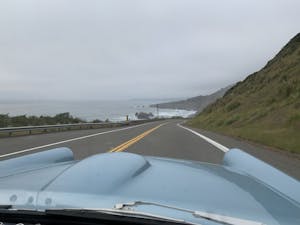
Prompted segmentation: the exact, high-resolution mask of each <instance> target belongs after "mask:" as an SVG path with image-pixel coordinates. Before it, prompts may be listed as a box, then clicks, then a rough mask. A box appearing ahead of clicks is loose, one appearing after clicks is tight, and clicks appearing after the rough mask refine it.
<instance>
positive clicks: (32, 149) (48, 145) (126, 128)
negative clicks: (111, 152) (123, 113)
mask: <svg viewBox="0 0 300 225" xmlns="http://www.w3.org/2000/svg"><path fill="white" fill-rule="evenodd" d="M146 124H149V123H143V124H139V125H135V126H130V127H125V128H120V129H115V130H109V131H104V132H100V133H96V134H90V135H86V136H81V137H77V138H72V139H67V140H63V141H59V142H54V143H50V144H46V145H41V146H37V147H33V148H28V149H24V150H20V151H17V152H12V153H8V154H5V155H0V158H3V157H7V156H12V155H17V154H20V153H24V152H30V151H34V150H37V149H40V148H46V147H50V146H54V145H59V144H64V143H67V142H71V141H77V140H81V139H85V138H90V137H94V136H98V135H101V134H109V133H114V132H118V131H123V130H129V129H132V128H136V127H140V126H144V125H146Z"/></svg>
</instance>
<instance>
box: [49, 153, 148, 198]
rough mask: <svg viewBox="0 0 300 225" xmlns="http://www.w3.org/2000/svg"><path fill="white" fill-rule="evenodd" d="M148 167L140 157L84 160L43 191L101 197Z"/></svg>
mask: <svg viewBox="0 0 300 225" xmlns="http://www.w3.org/2000/svg"><path fill="white" fill-rule="evenodd" d="M149 167H150V163H149V162H148V161H147V160H146V159H145V158H144V157H143V156H140V155H135V154H132V153H124V152H118V153H104V154H99V155H94V156H92V157H89V158H86V159H84V160H82V161H79V162H78V163H76V164H74V165H73V166H71V167H70V168H68V169H67V170H66V171H64V173H62V174H61V175H60V176H59V177H57V178H56V179H55V180H54V181H53V182H51V184H49V186H48V187H46V189H45V191H50V192H52V191H53V192H60V191H62V192H64V191H65V190H68V192H71V193H72V192H73V193H74V192H75V193H89V194H102V193H108V192H111V191H114V190H115V189H116V188H118V187H120V186H122V185H124V184H126V182H130V181H131V180H132V179H134V177H136V176H137V175H139V174H141V173H143V172H144V171H145V170H147V168H149Z"/></svg>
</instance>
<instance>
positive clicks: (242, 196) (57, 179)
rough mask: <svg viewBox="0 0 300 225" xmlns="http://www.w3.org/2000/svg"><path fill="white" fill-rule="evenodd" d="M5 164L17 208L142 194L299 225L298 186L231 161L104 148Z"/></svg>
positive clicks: (165, 211)
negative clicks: (276, 183) (288, 189)
mask: <svg viewBox="0 0 300 225" xmlns="http://www.w3.org/2000/svg"><path fill="white" fill-rule="evenodd" d="M37 154H38V153H37ZM0 163H1V162H0ZM0 169H1V164H0ZM3 171H4V172H3V173H1V171H0V204H2V205H14V206H15V207H16V208H28V209H38V210H42V209H45V208H114V206H115V205H116V204H118V203H128V202H134V201H144V202H152V203H158V204H162V205H169V206H175V207H179V208H184V209H188V210H193V211H204V212H209V213H214V214H219V215H225V216H230V217H236V218H242V219H246V220H253V221H258V222H261V223H263V224H295V225H296V224H297V225H299V224H300V203H299V201H298V199H297V197H299V190H298V191H296V192H294V193H292V194H291V196H292V197H293V196H296V197H295V198H292V197H291V196H288V195H287V194H285V193H284V192H281V191H280V190H278V189H276V188H274V187H273V186H272V185H271V184H267V183H265V182H264V181H263V180H261V179H258V178H256V177H253V176H251V175H249V174H248V173H246V172H245V171H240V170H237V169H235V168H234V167H230V166H224V165H214V164H208V163H200V162H194V161H183V160H174V159H167V158H156V157H144V156H140V155H136V154H131V153H104V154H99V155H94V156H91V157H89V158H86V159H84V160H81V161H72V160H71V161H68V160H66V161H64V160H62V162H60V161H59V160H58V161H57V160H56V161H55V160H54V161H53V162H51V163H48V164H47V163H44V164H43V163H36V164H34V165H30V164H28V165H25V166H24V167H23V168H22V169H15V170H13V169H12V170H9V171H11V172H9V171H5V170H3ZM294 181H295V180H294ZM295 182H296V184H298V186H295V187H294V188H298V187H299V182H298V181H295ZM297 195H298V196H297ZM134 210H137V211H142V212H148V213H153V214H157V215H163V216H169V217H173V218H178V219H184V220H186V221H190V222H194V223H199V224H216V223H213V222H212V221H205V220H203V219H199V218H195V217H193V215H191V214H189V213H186V212H182V211H176V210H174V209H170V208H165V207H161V206H157V205H151V204H150V205H149V204H145V205H143V204H140V205H139V206H136V207H135V209H134Z"/></svg>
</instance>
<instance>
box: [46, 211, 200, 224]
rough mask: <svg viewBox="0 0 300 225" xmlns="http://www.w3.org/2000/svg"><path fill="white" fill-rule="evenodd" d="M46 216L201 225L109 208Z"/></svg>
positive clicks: (54, 212)
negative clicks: (108, 218)
mask: <svg viewBox="0 0 300 225" xmlns="http://www.w3.org/2000/svg"><path fill="white" fill-rule="evenodd" d="M45 213H46V214H48V215H49V214H52V215H66V216H87V217H91V218H95V217H97V218H99V219H101V218H102V217H103V216H107V215H108V216H120V217H123V218H124V217H125V218H135V219H148V220H155V221H162V222H171V223H177V224H187V225H201V224H196V223H191V222H187V221H185V220H180V219H176V218H171V217H165V216H160V215H156V214H151V213H145V212H138V211H127V210H119V209H107V208H63V209H46V210H45Z"/></svg>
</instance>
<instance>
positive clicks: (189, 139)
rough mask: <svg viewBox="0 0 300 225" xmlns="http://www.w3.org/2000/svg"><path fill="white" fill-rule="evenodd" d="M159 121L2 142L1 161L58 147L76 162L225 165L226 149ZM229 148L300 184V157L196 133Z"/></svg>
mask: <svg viewBox="0 0 300 225" xmlns="http://www.w3.org/2000/svg"><path fill="white" fill-rule="evenodd" d="M180 122H182V121H181V120H168V121H156V122H151V123H146V124H142V125H137V126H133V127H123V128H106V129H93V130H77V131H67V132H58V133H48V134H38V135H31V136H21V137H9V138H1V139H0V160H4V159H7V158H11V157H16V156H21V155H24V154H29V153H34V152H38V151H43V150H48V149H51V148H57V147H62V146H63V147H69V148H71V149H72V150H73V152H74V155H75V158H76V159H82V158H85V157H88V156H90V155H93V154H98V153H104V152H109V151H128V152H132V153H138V154H142V155H151V156H160V157H170V158H179V159H188V160H197V161H204V162H209V163H221V161H222V158H223V155H224V149H223V150H222V149H220V148H219V147H216V146H215V145H213V144H211V143H209V142H208V141H207V140H205V139H203V137H200V136H199V135H196V134H195V133H192V132H191V131H189V130H186V129H184V128H182V127H180V126H178V124H179V123H180ZM193 130H194V131H196V132H197V133H198V134H202V135H205V137H208V138H210V139H212V140H214V141H216V142H217V143H219V144H221V145H224V146H225V147H228V148H234V147H235V148H240V149H243V150H244V151H246V152H248V153H250V154H252V155H254V156H256V157H258V158H260V159H262V160H263V161H266V162H267V163H269V164H271V165H273V166H275V167H277V168H278V169H280V170H282V171H284V172H285V173H287V174H289V175H291V176H293V177H295V178H297V179H298V180H300V159H299V157H298V156H297V157H296V156H295V155H291V154H287V153H283V152H276V151H273V150H270V149H268V148H266V147H262V146H258V145H254V144H250V143H246V142H244V141H240V140H236V139H233V138H230V137H226V136H222V135H218V134H215V133H211V132H207V131H203V130H197V129H193ZM11 154H13V155H11Z"/></svg>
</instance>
